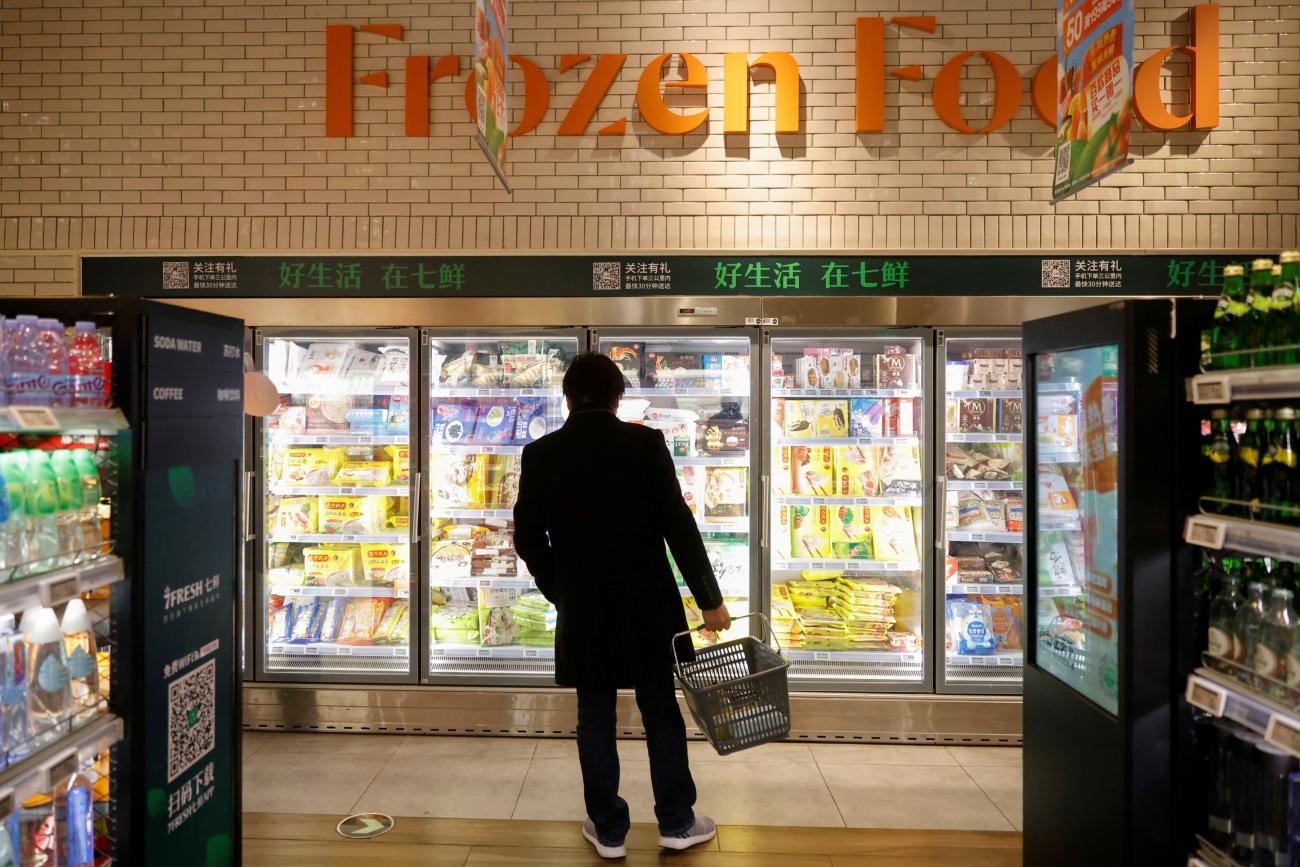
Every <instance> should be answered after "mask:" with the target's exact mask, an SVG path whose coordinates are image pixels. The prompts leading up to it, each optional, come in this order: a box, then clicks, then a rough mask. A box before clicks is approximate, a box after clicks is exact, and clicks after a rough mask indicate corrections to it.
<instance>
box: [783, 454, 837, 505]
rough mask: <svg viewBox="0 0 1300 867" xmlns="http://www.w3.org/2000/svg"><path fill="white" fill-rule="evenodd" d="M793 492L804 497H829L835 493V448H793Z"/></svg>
mask: <svg viewBox="0 0 1300 867" xmlns="http://www.w3.org/2000/svg"><path fill="white" fill-rule="evenodd" d="M792 459H793V461H794V471H793V472H794V484H793V487H794V492H795V493H796V494H799V495H802V496H805V497H829V496H831V495H832V494H834V493H835V447H834V446H795V447H794V451H793V455H792Z"/></svg>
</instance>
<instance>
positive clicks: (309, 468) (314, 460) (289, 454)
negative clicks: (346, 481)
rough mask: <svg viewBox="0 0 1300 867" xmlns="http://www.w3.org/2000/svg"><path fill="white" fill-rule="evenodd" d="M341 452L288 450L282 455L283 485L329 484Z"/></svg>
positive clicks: (336, 468)
mask: <svg viewBox="0 0 1300 867" xmlns="http://www.w3.org/2000/svg"><path fill="white" fill-rule="evenodd" d="M341 456H342V455H341V452H340V451H339V450H338V449H325V448H298V447H294V448H290V449H287V450H286V451H285V455H284V475H282V476H281V477H280V483H281V484H283V485H303V486H313V487H315V486H321V485H328V484H330V480H331V479H333V478H334V473H335V472H337V471H338V465H339V460H340V458H341Z"/></svg>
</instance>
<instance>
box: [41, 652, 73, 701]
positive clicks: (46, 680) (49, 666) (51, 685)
mask: <svg viewBox="0 0 1300 867" xmlns="http://www.w3.org/2000/svg"><path fill="white" fill-rule="evenodd" d="M36 682H37V684H39V685H40V687H41V690H42V691H43V692H60V691H62V690H63V688H64V687H66V686H67V685H68V667H67V666H66V665H64V664H63V663H61V662H59V660H58V657H56V656H54V655H53V654H50V655H49V656H47V657H45V661H44V662H42V663H41V667H40V669H39V670H38V671H37V672H36Z"/></svg>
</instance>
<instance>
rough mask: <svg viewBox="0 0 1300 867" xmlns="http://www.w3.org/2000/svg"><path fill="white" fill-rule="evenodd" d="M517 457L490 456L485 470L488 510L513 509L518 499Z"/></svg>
mask: <svg viewBox="0 0 1300 867" xmlns="http://www.w3.org/2000/svg"><path fill="white" fill-rule="evenodd" d="M521 460H522V459H521V458H520V456H519V455H490V456H489V460H488V470H487V489H486V490H487V494H488V497H487V499H488V504H487V507H488V508H489V509H513V508H514V507H515V501H517V500H518V499H519V468H520V462H521Z"/></svg>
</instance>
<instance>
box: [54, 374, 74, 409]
mask: <svg viewBox="0 0 1300 867" xmlns="http://www.w3.org/2000/svg"><path fill="white" fill-rule="evenodd" d="M49 380H50V391H52V392H54V403H55V404H56V405H63V404H66V403H68V402H69V401H71V400H72V377H70V376H51V377H49Z"/></svg>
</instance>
